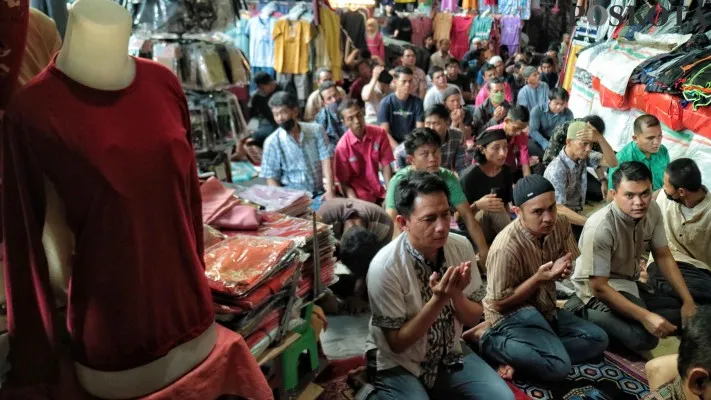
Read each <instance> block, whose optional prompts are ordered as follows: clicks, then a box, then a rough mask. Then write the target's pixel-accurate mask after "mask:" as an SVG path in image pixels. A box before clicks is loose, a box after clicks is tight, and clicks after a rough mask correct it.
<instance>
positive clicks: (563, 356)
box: [464, 175, 608, 381]
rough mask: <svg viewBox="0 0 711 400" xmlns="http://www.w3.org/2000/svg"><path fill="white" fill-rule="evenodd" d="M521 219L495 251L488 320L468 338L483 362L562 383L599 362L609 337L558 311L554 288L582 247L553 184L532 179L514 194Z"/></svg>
mask: <svg viewBox="0 0 711 400" xmlns="http://www.w3.org/2000/svg"><path fill="white" fill-rule="evenodd" d="M513 197H514V203H515V204H516V208H515V211H516V214H517V215H518V218H517V219H516V220H515V221H514V222H512V223H511V224H509V225H508V226H507V227H506V228H504V230H503V231H501V233H499V235H498V236H497V237H496V239H495V240H494V243H493V244H492V245H491V250H490V253H489V261H488V271H489V275H488V285H487V294H486V298H485V299H484V310H485V315H486V321H485V322H483V323H482V324H480V325H479V326H477V327H476V328H474V329H472V330H470V331H468V332H467V333H466V334H465V335H464V338H465V339H467V340H470V341H475V342H479V344H480V345H481V349H482V353H483V355H484V357H486V358H490V359H491V360H493V361H495V362H497V363H499V364H500V365H501V367H500V368H499V373H500V374H501V375H502V376H504V377H506V378H511V376H512V375H513V370H514V369H515V370H516V371H520V372H522V373H524V374H526V375H529V376H535V377H537V378H540V379H543V380H549V381H555V380H563V379H565V377H566V376H567V375H568V372H570V368H571V364H578V363H581V362H583V361H586V360H589V359H592V358H596V357H598V356H600V355H601V354H602V352H603V351H605V348H607V344H608V339H607V334H605V332H604V331H603V330H602V329H600V328H599V327H597V326H596V325H595V324H593V323H590V322H587V321H585V320H583V319H581V318H578V317H576V316H575V315H573V314H572V313H571V312H569V311H566V310H560V309H556V290H555V281H556V280H560V279H562V278H565V277H566V276H567V275H568V274H569V273H570V271H571V263H572V260H573V258H574V257H577V256H578V255H579V254H580V251H579V250H578V245H577V244H576V243H575V238H574V237H573V233H572V231H571V229H570V223H569V222H568V219H567V218H566V217H564V216H559V215H557V211H556V201H555V191H554V189H553V185H552V184H551V183H550V182H548V180H546V179H545V178H543V177H542V176H540V175H529V176H527V177H525V178H523V179H522V180H520V181H519V182H518V184H517V185H516V187H515V189H514V194H513Z"/></svg>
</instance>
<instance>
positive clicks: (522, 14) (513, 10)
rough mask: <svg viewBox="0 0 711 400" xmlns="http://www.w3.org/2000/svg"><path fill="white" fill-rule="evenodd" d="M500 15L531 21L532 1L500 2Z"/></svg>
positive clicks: (503, 0)
mask: <svg viewBox="0 0 711 400" xmlns="http://www.w3.org/2000/svg"><path fill="white" fill-rule="evenodd" d="M499 13H501V14H504V15H513V16H517V17H519V18H521V19H530V18H531V0H499Z"/></svg>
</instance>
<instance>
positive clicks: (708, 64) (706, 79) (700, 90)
mask: <svg viewBox="0 0 711 400" xmlns="http://www.w3.org/2000/svg"><path fill="white" fill-rule="evenodd" d="M681 88H682V90H683V92H682V94H683V96H684V100H686V101H688V102H690V103H691V104H692V105H693V107H694V110H696V109H698V108H699V107H706V106H708V105H709V104H711V59H706V60H704V61H703V62H700V63H698V64H697V65H695V66H694V67H693V68H691V73H690V74H689V78H688V79H686V82H685V83H684V84H682V85H681Z"/></svg>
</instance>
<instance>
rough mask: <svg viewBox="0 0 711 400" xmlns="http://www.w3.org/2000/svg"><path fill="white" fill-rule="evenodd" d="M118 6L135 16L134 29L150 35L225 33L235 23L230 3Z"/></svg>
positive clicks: (187, 0) (167, 0)
mask: <svg viewBox="0 0 711 400" xmlns="http://www.w3.org/2000/svg"><path fill="white" fill-rule="evenodd" d="M121 3H122V4H123V5H124V7H126V8H128V10H129V11H130V12H131V13H132V14H133V16H134V20H133V23H134V26H136V27H137V28H138V29H142V30H147V31H150V32H153V33H178V34H181V33H193V32H213V31H224V30H225V29H227V28H228V27H229V26H230V25H231V24H232V23H233V22H234V20H235V9H234V5H233V3H232V0H143V1H141V2H138V3H134V2H133V1H128V0H123V1H121Z"/></svg>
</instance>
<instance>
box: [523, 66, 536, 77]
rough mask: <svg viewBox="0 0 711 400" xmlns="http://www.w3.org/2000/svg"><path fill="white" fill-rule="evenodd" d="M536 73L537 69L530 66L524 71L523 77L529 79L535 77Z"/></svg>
mask: <svg viewBox="0 0 711 400" xmlns="http://www.w3.org/2000/svg"><path fill="white" fill-rule="evenodd" d="M534 72H536V67H532V66H530V65H529V66H528V67H526V68H524V69H523V77H524V78H528V77H529V76H531V75H533V73H534Z"/></svg>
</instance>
